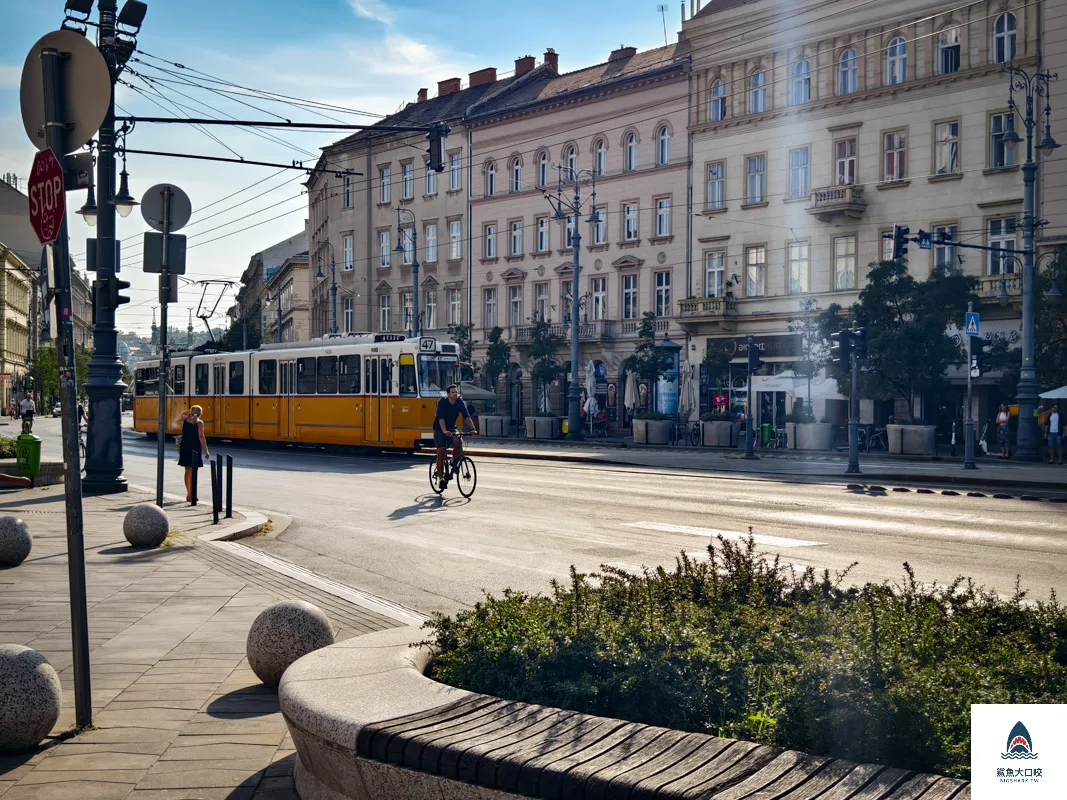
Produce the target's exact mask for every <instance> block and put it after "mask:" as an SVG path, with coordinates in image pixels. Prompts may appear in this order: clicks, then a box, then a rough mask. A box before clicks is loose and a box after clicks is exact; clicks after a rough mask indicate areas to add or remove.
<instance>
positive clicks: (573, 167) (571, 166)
mask: <svg viewBox="0 0 1067 800" xmlns="http://www.w3.org/2000/svg"><path fill="white" fill-rule="evenodd" d="M563 163H564V164H565V165H566V167H567V169H568V170H569V172H570V174H571V175H572V176H573V175H574V174H575V173H576V172H577V171H578V148H577V147H575V146H574V145H573V144H571V145H567V147H565V148H564V150H563Z"/></svg>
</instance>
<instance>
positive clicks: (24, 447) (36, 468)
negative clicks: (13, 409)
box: [15, 433, 41, 478]
mask: <svg viewBox="0 0 1067 800" xmlns="http://www.w3.org/2000/svg"><path fill="white" fill-rule="evenodd" d="M15 460H16V463H17V464H18V470H19V475H21V476H22V477H23V478H36V477H37V475H38V474H40V472H41V439H40V438H39V437H37V436H34V435H33V434H32V433H23V434H19V436H17V437H16V438H15Z"/></svg>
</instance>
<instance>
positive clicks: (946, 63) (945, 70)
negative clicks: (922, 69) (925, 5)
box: [937, 28, 960, 75]
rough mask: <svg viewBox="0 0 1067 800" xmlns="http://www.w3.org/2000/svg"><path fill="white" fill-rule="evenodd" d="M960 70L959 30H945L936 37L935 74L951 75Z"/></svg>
mask: <svg viewBox="0 0 1067 800" xmlns="http://www.w3.org/2000/svg"><path fill="white" fill-rule="evenodd" d="M959 69H960V29H959V28H945V30H943V31H941V33H939V34H938V36H937V74H938V75H951V74H952V73H953V72H959Z"/></svg>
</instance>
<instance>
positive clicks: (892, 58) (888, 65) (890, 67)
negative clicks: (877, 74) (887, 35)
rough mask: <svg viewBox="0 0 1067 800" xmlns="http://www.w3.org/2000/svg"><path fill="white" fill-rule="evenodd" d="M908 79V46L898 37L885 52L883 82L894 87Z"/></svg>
mask: <svg viewBox="0 0 1067 800" xmlns="http://www.w3.org/2000/svg"><path fill="white" fill-rule="evenodd" d="M907 79H908V44H907V42H905V41H904V39H903V37H900V36H898V37H897V38H896V39H894V40H893V41H891V42H890V43H889V47H887V48H886V50H885V82H886V85H887V86H896V85H897V84H901V83H904V81H906V80H907Z"/></svg>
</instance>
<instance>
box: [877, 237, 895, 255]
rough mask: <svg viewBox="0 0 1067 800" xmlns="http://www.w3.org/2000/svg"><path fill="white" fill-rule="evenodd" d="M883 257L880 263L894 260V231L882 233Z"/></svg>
mask: <svg viewBox="0 0 1067 800" xmlns="http://www.w3.org/2000/svg"><path fill="white" fill-rule="evenodd" d="M880 241H881V242H882V257H881V258H880V259H879V260H880V261H892V260H893V231H882V238H881V240H880Z"/></svg>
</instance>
